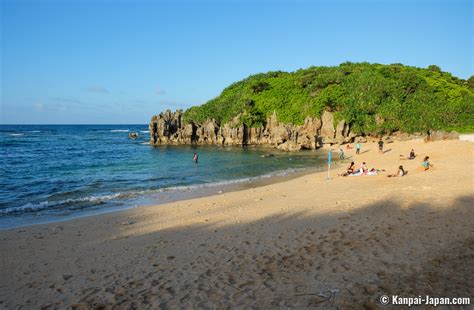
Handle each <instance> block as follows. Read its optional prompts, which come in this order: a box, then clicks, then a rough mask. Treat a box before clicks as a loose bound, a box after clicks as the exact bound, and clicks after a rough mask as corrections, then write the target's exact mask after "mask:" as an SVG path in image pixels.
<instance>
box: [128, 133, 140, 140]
mask: <svg viewBox="0 0 474 310" xmlns="http://www.w3.org/2000/svg"><path fill="white" fill-rule="evenodd" d="M128 137H129V138H130V139H136V138H138V137H139V135H138V132H131V133H129V134H128Z"/></svg>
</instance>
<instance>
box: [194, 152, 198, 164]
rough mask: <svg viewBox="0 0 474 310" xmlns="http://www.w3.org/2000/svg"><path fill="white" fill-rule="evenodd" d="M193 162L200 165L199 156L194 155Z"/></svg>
mask: <svg viewBox="0 0 474 310" xmlns="http://www.w3.org/2000/svg"><path fill="white" fill-rule="evenodd" d="M193 160H194V163H195V164H197V163H198V154H197V153H194V156H193Z"/></svg>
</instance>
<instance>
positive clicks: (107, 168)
mask: <svg viewBox="0 0 474 310" xmlns="http://www.w3.org/2000/svg"><path fill="white" fill-rule="evenodd" d="M132 131H133V132H138V133H139V134H140V137H139V138H138V139H136V140H132V139H129V138H128V133H129V132H132ZM148 141H149V133H148V127H147V125H0V152H1V153H0V167H1V170H0V172H1V173H0V229H5V228H11V227H17V226H22V225H29V224H35V223H44V222H50V221H58V220H63V219H69V218H71V217H76V216H83V215H90V214H96V213H102V212H109V211H114V210H118V209H125V208H131V207H136V206H140V205H150V204H160V203H164V202H169V201H173V200H178V199H184V198H190V197H196V196H200V195H201V196H202V195H208V194H214V193H219V192H222V191H228V190H232V189H236V188H237V189H238V188H242V187H251V186H254V185H255V184H258V183H259V182H262V181H263V180H266V179H271V178H278V177H284V176H286V175H288V174H291V173H294V172H300V171H305V170H307V169H311V170H318V169H322V168H323V166H324V164H325V154H324V153H322V152H321V151H307V152H300V153H297V154H296V153H285V152H279V151H276V150H270V149H261V148H251V147H250V148H240V147H231V148H230V147H229V148H226V147H201V146H199V147H196V146H160V147H152V146H150V145H149V143H148ZM194 152H197V153H198V155H199V163H198V164H195V163H194V162H193V160H192V158H193V153H194ZM264 154H273V156H271V157H263V156H262V155H264Z"/></svg>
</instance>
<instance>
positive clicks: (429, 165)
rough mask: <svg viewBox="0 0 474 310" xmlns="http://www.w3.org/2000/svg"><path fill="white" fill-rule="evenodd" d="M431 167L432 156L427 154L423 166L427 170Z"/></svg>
mask: <svg viewBox="0 0 474 310" xmlns="http://www.w3.org/2000/svg"><path fill="white" fill-rule="evenodd" d="M430 167H433V165H432V164H431V163H430V157H429V156H426V157H425V159H423V168H424V169H425V171H426V170H429V169H430Z"/></svg>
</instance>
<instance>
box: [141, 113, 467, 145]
mask: <svg viewBox="0 0 474 310" xmlns="http://www.w3.org/2000/svg"><path fill="white" fill-rule="evenodd" d="M240 119H241V115H237V116H236V117H234V119H232V120H231V121H230V122H228V123H225V124H220V123H219V122H217V121H216V120H214V119H208V120H206V121H205V122H204V123H202V124H197V123H186V122H184V121H183V119H182V112H181V110H178V111H176V112H174V113H173V112H171V111H170V110H167V111H166V112H163V113H160V114H159V115H155V116H153V117H152V118H151V122H150V124H149V128H150V144H151V145H167V144H174V145H178V144H197V145H223V146H229V145H233V146H246V145H259V146H265V147H272V148H277V149H280V150H285V151H299V150H302V149H312V150H314V149H317V148H320V147H322V146H323V145H324V144H327V145H333V144H343V143H347V142H363V143H365V142H370V141H371V142H374V141H378V136H370V135H367V136H364V135H362V136H361V135H356V134H354V133H353V132H351V130H350V126H349V124H348V123H347V122H346V121H345V120H338V121H337V124H335V120H334V115H333V113H331V112H328V111H325V112H324V113H323V114H322V115H321V118H318V117H310V116H308V117H306V119H305V120H304V124H303V125H293V124H282V123H280V122H279V121H278V118H277V115H276V113H275V112H273V114H272V115H271V116H270V117H269V118H268V119H267V121H266V123H265V125H264V126H262V127H256V128H248V127H247V126H245V124H242V122H241V121H240ZM458 137H459V134H458V133H457V132H451V133H446V132H441V131H433V132H431V133H425V134H422V133H415V134H407V133H401V132H394V133H392V134H391V135H390V137H389V138H390V140H412V139H425V140H426V141H436V140H446V139H457V138H458Z"/></svg>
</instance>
